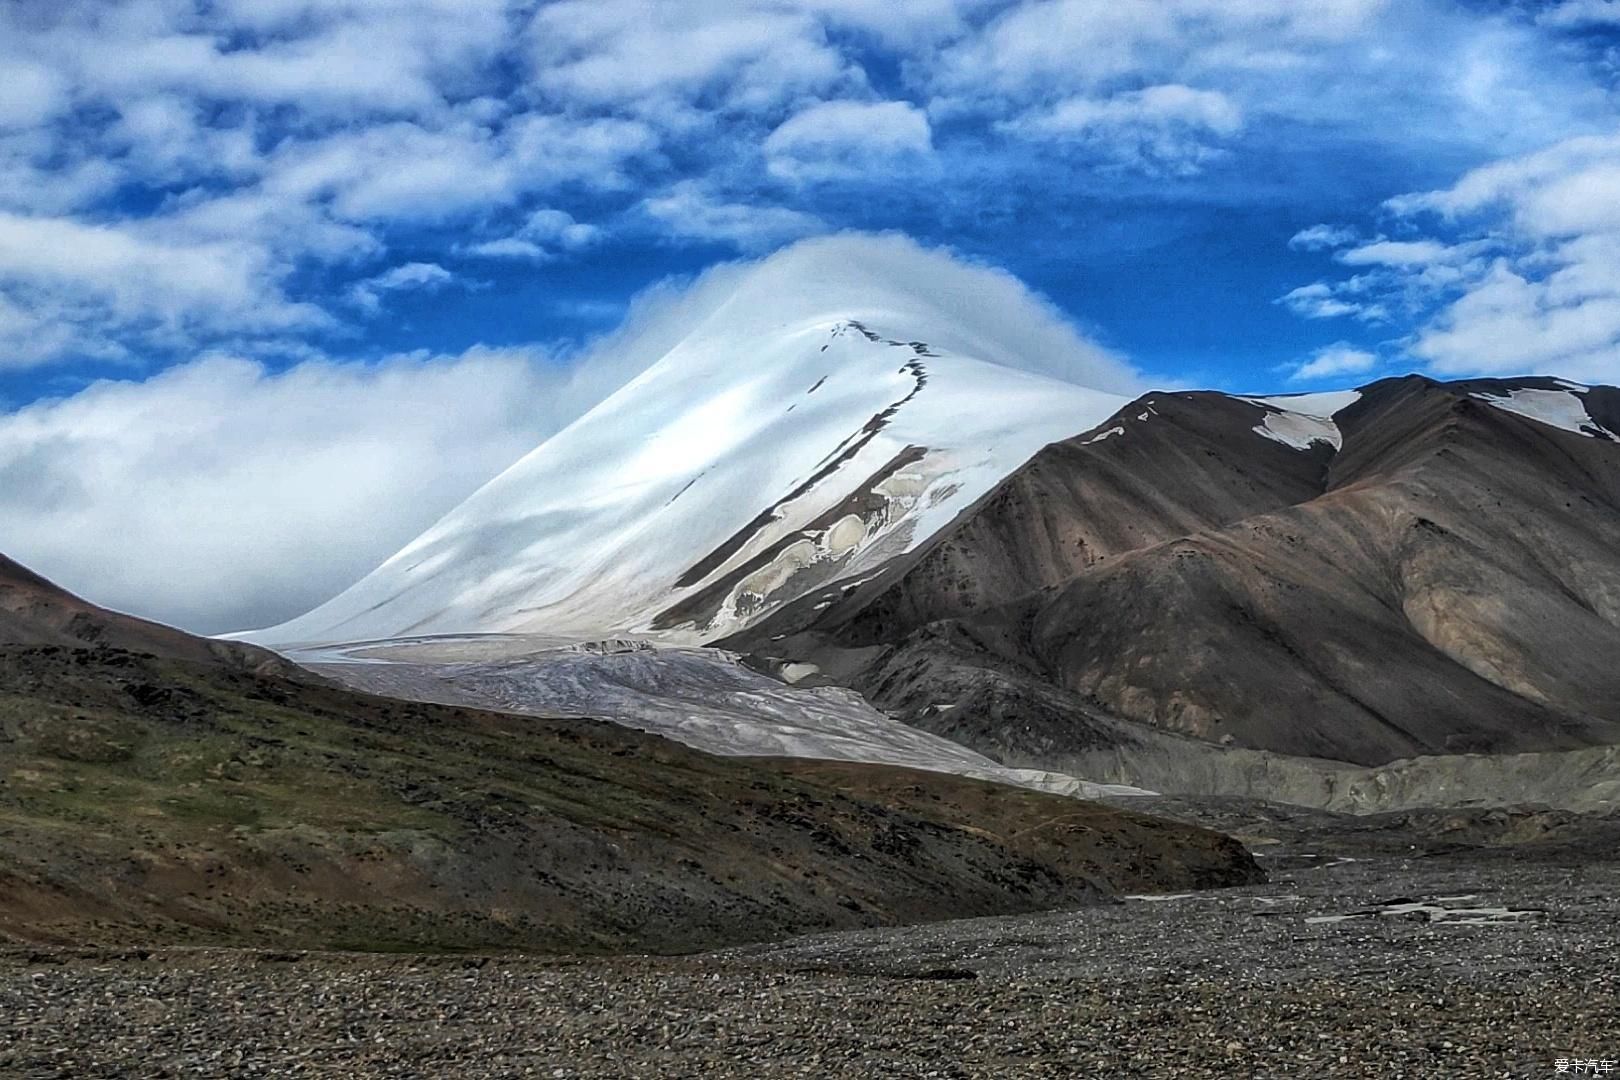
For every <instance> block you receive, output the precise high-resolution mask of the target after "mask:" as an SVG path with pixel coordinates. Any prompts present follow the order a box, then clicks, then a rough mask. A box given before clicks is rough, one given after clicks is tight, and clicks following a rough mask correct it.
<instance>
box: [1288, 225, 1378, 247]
mask: <svg viewBox="0 0 1620 1080" xmlns="http://www.w3.org/2000/svg"><path fill="white" fill-rule="evenodd" d="M1359 237H1360V233H1358V232H1357V231H1356V230H1355V229H1354V228H1352V227H1350V226H1349V225H1326V224H1323V225H1312V226H1310V227H1309V228H1305V229H1301V230H1299V232H1297V233H1295V234H1294V235H1293V236H1291V237H1290V238H1289V240H1288V246H1289V247H1291V248H1294V249H1295V250H1296V251H1325V250H1327V249H1329V248H1337V247H1344V246H1345V245H1346V244H1353V243H1355V242H1356V240H1357V239H1359Z"/></svg>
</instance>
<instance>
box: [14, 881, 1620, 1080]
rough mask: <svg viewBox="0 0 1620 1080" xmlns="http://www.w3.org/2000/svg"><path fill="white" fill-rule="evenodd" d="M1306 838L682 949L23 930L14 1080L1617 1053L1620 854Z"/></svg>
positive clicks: (1495, 1066) (1065, 1070)
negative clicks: (1580, 856)
mask: <svg viewBox="0 0 1620 1080" xmlns="http://www.w3.org/2000/svg"><path fill="white" fill-rule="evenodd" d="M1311 855H1312V853H1311V852H1309V851H1304V850H1286V851H1278V852H1276V853H1274V854H1272V855H1270V856H1269V857H1268V858H1267V859H1262V861H1263V862H1264V861H1269V862H1271V863H1272V866H1273V871H1272V881H1271V882H1270V883H1269V884H1267V885H1264V886H1248V887H1244V888H1238V889H1229V890H1221V891H1215V892H1207V893H1197V894H1192V895H1187V896H1180V897H1173V896H1172V897H1158V898H1154V899H1127V900H1125V901H1123V902H1122V903H1119V904H1116V905H1111V906H1105V907H1100V908H1095V907H1094V908H1090V909H1087V910H1083V911H1077V912H1074V913H1066V914H1049V915H1037V916H1018V917H1004V918H990V919H974V920H966V921H960V922H950V923H937V924H932V925H926V926H917V927H912V928H907V929H898V930H868V931H856V932H847V933H838V934H826V935H818V936H814V937H808V938H800V939H796V940H793V941H790V942H786V943H781V944H776V945H763V946H752V947H748V948H743V949H734V950H729V951H724V952H718V953H709V954H703V955H697V956H690V957H684V958H676V959H649V958H629V959H616V960H602V959H592V960H567V959H537V958H526V957H507V956H488V957H486V956H465V957H463V956H446V955H439V956H433V957H425V956H375V955H373V956H363V955H357V954H331V953H326V954H315V953H309V954H304V953H296V952H284V953H264V952H258V953H255V952H245V951H215V950H196V951H186V950H178V951H176V950H171V951H155V952H145V951H136V952H117V951H112V952H109V951H101V952H84V951H80V952H75V951H71V950H63V951H52V950H37V951H33V950H20V949H13V950H10V951H7V952H4V953H3V954H0V1075H4V1076H7V1077H11V1076H21V1077H72V1078H81V1077H125V1076H141V1077H159V1076H164V1077H215V1076H218V1077H226V1076H229V1077H272V1076H273V1077H283V1076H290V1077H296V1076H311V1077H314V1076H345V1077H351V1078H359V1077H475V1078H484V1077H518V1076H537V1077H658V1078H664V1077H683V1076H724V1077H750V1078H751V1077H803V1076H810V1077H819V1076H837V1077H866V1076H907V1077H909V1076H917V1077H1024V1076H1028V1077H1070V1076H1073V1077H1093V1076H1097V1077H1113V1076H1187V1077H1296V1076H1309V1077H1318V1076H1330V1077H1379V1078H1384V1077H1414V1078H1415V1077H1423V1078H1428V1077H1492V1076H1556V1075H1560V1074H1559V1073H1558V1072H1557V1071H1556V1066H1557V1064H1558V1062H1559V1061H1560V1060H1562V1059H1572V1060H1574V1061H1576V1062H1587V1061H1592V1062H1604V1061H1608V1060H1612V1059H1616V1058H1620V966H1617V961H1616V957H1615V951H1614V949H1615V928H1616V927H1617V926H1620V899H1617V893H1620V864H1617V863H1615V862H1611V861H1595V862H1594V861H1583V862H1582V863H1581V864H1580V865H1570V864H1560V863H1559V862H1558V861H1556V860H1554V861H1547V860H1534V859H1523V858H1515V857H1513V856H1511V855H1509V854H1506V853H1502V854H1486V855H1480V854H1479V853H1477V852H1476V853H1470V854H1466V855H1440V856H1435V857H1426V858H1406V859H1402V858H1400V857H1392V856H1388V855H1375V856H1370V857H1365V858H1358V859H1354V860H1352V861H1343V860H1344V856H1339V855H1331V854H1326V855H1324V854H1318V857H1315V858H1312V857H1311ZM1346 916H1348V917H1346ZM1576 1068H1577V1069H1581V1068H1585V1066H1577V1067H1576ZM1572 1074H1573V1075H1579V1072H1572ZM1589 1075H1597V1073H1595V1072H1593V1073H1589Z"/></svg>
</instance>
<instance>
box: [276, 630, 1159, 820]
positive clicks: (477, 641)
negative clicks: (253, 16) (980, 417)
mask: <svg viewBox="0 0 1620 1080" xmlns="http://www.w3.org/2000/svg"><path fill="white" fill-rule="evenodd" d="M293 655H294V656H295V658H296V659H297V660H298V661H299V662H301V663H304V664H307V665H309V666H311V667H313V668H315V670H317V671H320V672H322V673H323V674H326V675H329V676H332V677H333V678H335V679H337V680H338V681H340V682H344V683H347V684H349V685H351V686H354V687H356V688H358V689H362V690H368V691H371V692H374V693H382V694H387V695H390V696H397V697H405V698H411V699H416V700H422V701H435V702H440V703H444V704H453V705H468V706H473V707H477V708H485V709H499V710H501V711H503V712H519V713H528V714H530V715H534V716H539V717H558V716H564V717H566V716H592V717H596V718H599V719H603V720H611V721H613V722H614V723H617V724H622V725H624V726H626V727H632V728H637V729H639V730H642V731H648V732H652V733H654V734H656V735H662V736H664V737H665V738H668V739H673V740H675V741H676V742H680V743H685V744H686V745H687V746H691V747H694V748H696V749H698V750H703V751H706V752H708V753H711V754H732V755H750V756H760V757H793V758H813V759H821V760H828V761H855V762H867V763H871V764H880V765H899V766H904V767H906V768H912V769H922V770H925V771H928V772H942V773H953V774H956V775H958V776H968V777H972V778H974V779H977V780H986V781H990V782H992V783H999V784H1010V785H1013V786H1015V787H1025V788H1032V789H1034V790H1037V791H1046V792H1050V793H1052V794H1057V795H1070V796H1075V797H1077V798H1084V799H1094V798H1099V797H1102V796H1106V795H1148V794H1152V792H1148V791H1145V790H1143V789H1141V788H1134V787H1126V786H1124V785H1118V784H1096V783H1091V782H1089V781H1086V780H1082V779H1079V778H1077V777H1074V776H1069V775H1067V774H1064V773H1055V772H1048V771H1045V770H1042V769H1018V768H1010V767H1007V766H1004V765H1001V764H999V763H997V762H995V761H993V760H991V759H990V758H987V757H985V756H983V755H982V754H978V753H975V752H974V751H972V750H969V749H968V748H967V747H965V746H961V745H958V744H957V743H954V742H951V741H950V740H948V739H945V738H942V737H941V736H938V735H932V734H929V733H928V732H926V731H922V730H919V729H918V728H914V727H911V726H910V725H908V724H905V723H902V722H901V721H899V720H896V719H894V718H893V717H890V716H889V715H887V714H886V713H883V712H880V711H879V710H877V709H875V708H873V707H872V706H871V705H870V704H868V703H867V702H866V700H865V699H864V698H862V697H861V696H860V695H859V694H857V693H856V692H855V691H853V690H846V689H843V688H841V687H832V686H823V687H813V688H807V687H798V686H791V685H788V684H786V683H784V682H781V681H779V680H777V679H774V678H771V677H770V676H768V675H764V674H761V673H759V672H757V671H754V670H752V669H750V668H748V667H746V666H745V665H744V664H743V663H742V662H741V659H740V658H739V657H738V656H737V655H736V654H735V653H730V652H726V651H724V650H721V649H712V648H699V649H688V648H649V647H645V646H644V645H638V643H635V642H629V641H615V642H591V643H586V644H582V645H574V646H565V647H561V648H558V647H555V646H552V645H550V643H548V642H543V641H535V640H534V639H530V638H524V637H521V636H490V637H487V638H480V637H462V638H451V639H445V638H428V639H417V640H409V641H396V642H374V643H369V644H367V645H362V646H353V647H338V648H331V647H326V648H322V649H319V650H312V651H309V652H302V653H294V654H293Z"/></svg>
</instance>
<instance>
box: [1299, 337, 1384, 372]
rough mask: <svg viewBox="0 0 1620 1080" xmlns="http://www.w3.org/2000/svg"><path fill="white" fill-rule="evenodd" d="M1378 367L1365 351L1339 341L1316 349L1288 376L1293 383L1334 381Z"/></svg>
mask: <svg viewBox="0 0 1620 1080" xmlns="http://www.w3.org/2000/svg"><path fill="white" fill-rule="evenodd" d="M1377 366H1378V357H1377V356H1375V355H1374V354H1373V353H1370V352H1367V351H1366V350H1365V349H1358V348H1356V347H1355V346H1353V345H1350V344H1349V343H1347V342H1343V341H1339V342H1335V343H1334V344H1332V345H1326V346H1323V347H1322V348H1320V349H1317V350H1316V351H1315V352H1313V353H1312V354H1311V356H1310V359H1308V360H1305V361H1303V362H1301V363H1300V364H1299V365H1298V366H1296V367H1295V368H1294V370H1293V372H1292V373H1291V374H1290V375H1289V376H1288V378H1289V379H1290V381H1293V382H1306V381H1309V380H1316V379H1335V378H1340V377H1342V376H1345V375H1365V374H1366V373H1367V372H1369V371H1371V370H1372V369H1373V368H1375V367H1377Z"/></svg>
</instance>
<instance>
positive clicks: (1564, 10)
mask: <svg viewBox="0 0 1620 1080" xmlns="http://www.w3.org/2000/svg"><path fill="white" fill-rule="evenodd" d="M1536 21H1537V22H1539V23H1541V24H1542V25H1543V26H1556V27H1560V28H1576V27H1586V26H1613V25H1620V3H1616V2H1615V0H1563V3H1560V4H1555V5H1553V6H1552V7H1550V8H1548V9H1547V10H1545V11H1543V12H1541V13H1540V14H1539V15H1537V16H1536Z"/></svg>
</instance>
